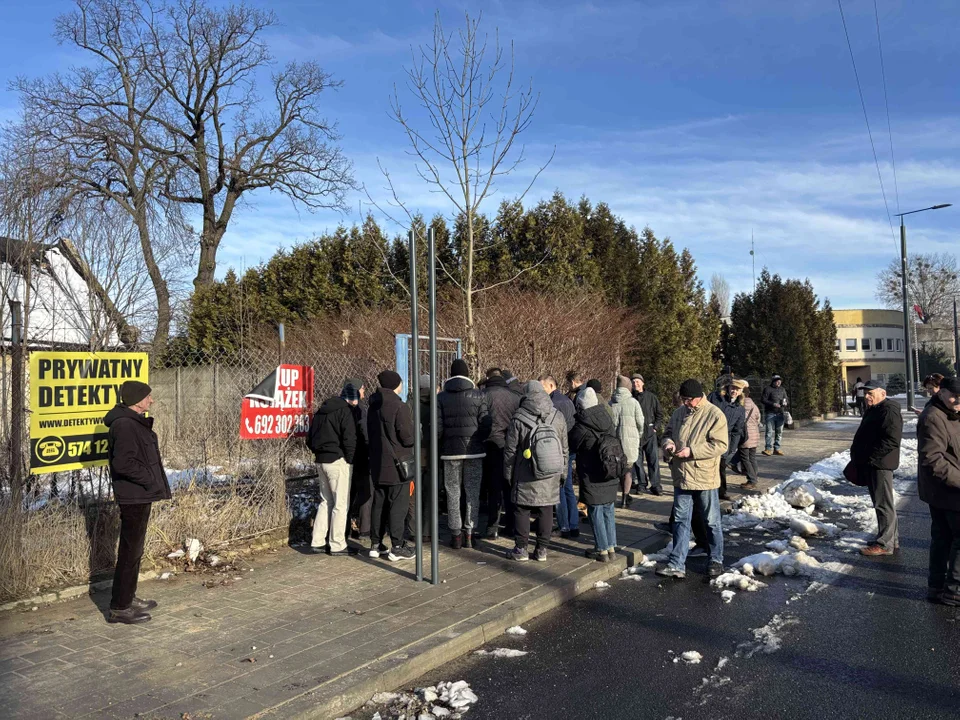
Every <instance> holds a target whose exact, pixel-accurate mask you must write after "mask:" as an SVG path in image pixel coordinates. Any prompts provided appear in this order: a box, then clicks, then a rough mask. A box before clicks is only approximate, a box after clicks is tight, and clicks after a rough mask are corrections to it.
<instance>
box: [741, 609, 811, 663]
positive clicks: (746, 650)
mask: <svg viewBox="0 0 960 720" xmlns="http://www.w3.org/2000/svg"><path fill="white" fill-rule="evenodd" d="M798 622H799V621H798V620H797V619H796V618H795V617H793V616H792V615H783V616H781V615H774V616H773V619H772V620H770V622H768V623H767V624H766V625H764V626H763V627H761V628H754V629H753V630H751V632H752V633H753V640H750V641H748V642H744V643H740V644H739V645H738V646H737V657H747V658H751V657H753V656H754V655H756V654H757V653H758V652H762V653H764V654H768V655H769V654H770V653H774V652H776V651H777V650H779V649H780V648H781V647H782V646H783V638H782V637H780V635H779V634H778V633H779V632H780V631H781V630H782V629H783V628H785V627H787V626H788V625H795V624H797V623H798Z"/></svg>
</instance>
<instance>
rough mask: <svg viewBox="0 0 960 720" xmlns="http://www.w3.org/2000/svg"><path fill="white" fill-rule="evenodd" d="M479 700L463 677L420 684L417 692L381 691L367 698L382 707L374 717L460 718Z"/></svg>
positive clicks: (379, 719) (394, 719)
mask: <svg viewBox="0 0 960 720" xmlns="http://www.w3.org/2000/svg"><path fill="white" fill-rule="evenodd" d="M477 700H479V698H478V697H477V696H476V695H475V694H474V692H473V691H472V690H471V689H470V685H469V684H468V683H467V682H466V681H465V680H460V681H458V682H442V683H439V684H438V685H434V686H431V687H425V688H419V689H418V690H417V691H416V692H413V693H406V692H402V693H377V694H376V695H374V696H373V697H372V698H371V699H370V701H369V702H367V707H370V708H374V707H377V708H378V709H377V711H376V712H375V713H374V715H373V719H374V720H399V719H400V718H404V719H405V720H406V719H409V720H414V719H416V718H420V719H423V720H435V719H439V718H450V720H458V718H462V717H463V714H464V713H465V712H467V710H469V709H470V706H471V705H473V704H474V703H475V702H477Z"/></svg>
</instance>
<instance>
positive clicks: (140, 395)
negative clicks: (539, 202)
mask: <svg viewBox="0 0 960 720" xmlns="http://www.w3.org/2000/svg"><path fill="white" fill-rule="evenodd" d="M151 405H153V396H152V395H151V394H150V386H149V385H147V384H146V383H142V382H137V381H136V380H128V381H127V382H125V383H123V385H121V386H120V404H119V405H117V406H116V407H115V408H114V409H113V410H111V411H110V412H109V413H107V416H106V417H105V418H104V419H103V424H104V425H106V426H107V428H108V430H109V433H108V435H107V442H108V457H109V462H110V479H111V480H112V481H113V497H114V499H115V500H116V501H117V504H118V505H119V506H120V547H119V548H118V550H117V568H116V571H115V572H114V576H113V596H112V597H111V599H110V614H109V615H108V616H107V621H108V622H112V623H124V624H127V625H135V624H137V623H144V622H147V621H148V620H149V619H150V615H149V613H147V610H152V609H153V608H155V607H156V606H157V603H156V602H155V601H154V600H141V599H140V598H138V597H137V579H138V578H139V575H140V560H141V558H143V545H144V541H145V540H146V537H147V523H148V522H149V520H150V508H151V506H152V503H154V502H155V501H157V500H169V499H170V497H171V495H170V483H168V482H167V474H166V472H164V469H163V463H162V462H161V460H160V444H159V442H157V434H156V433H155V432H153V418H152V417H147V416H146V413H147V410H149V409H150V406H151Z"/></svg>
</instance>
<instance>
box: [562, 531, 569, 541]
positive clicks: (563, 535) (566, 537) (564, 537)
mask: <svg viewBox="0 0 960 720" xmlns="http://www.w3.org/2000/svg"><path fill="white" fill-rule="evenodd" d="M560 537H561V538H563V539H564V540H569V539H570V531H569V530H561V531H560Z"/></svg>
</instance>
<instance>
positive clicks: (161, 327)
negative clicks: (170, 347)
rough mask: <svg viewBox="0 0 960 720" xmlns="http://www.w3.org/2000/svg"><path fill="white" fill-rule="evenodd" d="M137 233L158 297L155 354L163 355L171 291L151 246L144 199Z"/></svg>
mask: <svg viewBox="0 0 960 720" xmlns="http://www.w3.org/2000/svg"><path fill="white" fill-rule="evenodd" d="M136 212H137V214H136V218H135V219H136V223H137V233H138V235H139V237H140V249H141V250H142V251H143V260H144V262H145V263H146V264H147V274H148V275H149V276H150V281H151V282H152V283H153V290H154V292H155V293H156V295H157V329H156V331H155V332H154V333H153V352H154V353H155V354H157V353H162V352H163V351H164V350H165V349H166V347H167V341H168V340H169V339H170V321H171V317H172V312H171V310H170V290H169V289H168V288H167V281H166V280H164V279H163V274H162V273H161V272H160V267H159V266H158V265H157V259H156V257H154V254H153V246H152V245H151V244H150V225H149V222H148V220H147V205H146V201H145V200H144V199H143V198H140V199H139V200H138V202H137V207H136Z"/></svg>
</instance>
